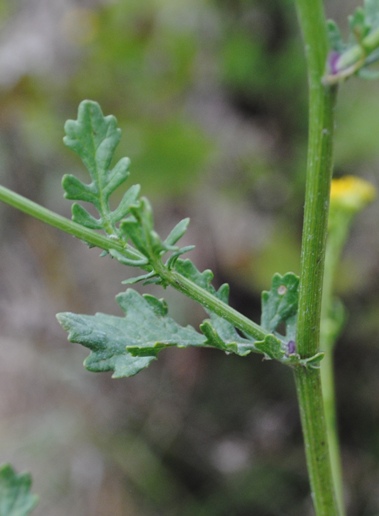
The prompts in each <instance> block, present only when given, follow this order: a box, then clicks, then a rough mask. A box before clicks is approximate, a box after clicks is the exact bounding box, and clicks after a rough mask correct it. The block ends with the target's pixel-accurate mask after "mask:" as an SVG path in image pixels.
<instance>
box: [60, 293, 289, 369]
mask: <svg viewBox="0 0 379 516" xmlns="http://www.w3.org/2000/svg"><path fill="white" fill-rule="evenodd" d="M226 290H227V289H225V288H224V289H223V290H221V292H222V295H223V296H225V294H226ZM219 292H220V291H219ZM116 299H117V302H118V304H119V306H120V307H121V309H122V310H123V312H124V313H125V316H124V317H117V316H113V315H106V314H102V313H97V314H95V315H93V316H91V315H77V314H73V313H67V312H66V313H61V314H58V315H57V318H58V321H59V323H60V324H61V325H62V327H63V328H64V329H65V330H66V331H68V339H69V341H70V342H74V343H78V344H82V345H83V346H85V347H87V348H88V349H90V350H91V353H90V355H89V356H88V357H87V358H86V360H85V361H84V366H85V367H86V369H88V370H89V371H93V372H104V371H113V378H122V377H126V376H132V375H135V374H136V373H138V372H139V371H141V370H142V369H144V368H146V367H148V366H149V365H150V363H151V362H152V361H153V360H155V358H156V356H157V355H158V353H159V352H160V351H161V350H162V349H165V348H169V347H173V346H175V347H178V348H186V347H189V346H196V347H214V348H217V349H220V350H222V351H225V352H227V353H234V354H237V355H239V356H246V355H248V354H250V353H252V352H256V353H257V352H258V353H261V354H264V355H265V357H266V358H276V359H280V358H282V357H283V355H284V351H283V349H282V343H281V341H280V340H278V339H277V338H276V337H275V336H274V335H268V336H267V337H266V339H265V340H264V341H262V342H256V341H255V340H254V339H252V338H246V337H242V336H241V335H239V334H238V332H237V331H236V329H235V328H234V327H233V325H231V324H230V323H228V322H227V321H226V320H224V319H222V318H221V317H218V316H216V315H215V314H211V319H209V320H206V321H204V322H203V323H202V324H201V325H200V329H201V331H202V333H199V332H198V331H196V330H195V329H194V328H193V327H192V326H181V325H180V324H178V323H177V322H175V321H174V320H173V319H172V318H171V317H170V316H169V315H168V310H167V305H166V303H165V302H164V301H163V300H159V299H157V298H155V297H154V296H151V295H148V294H145V295H142V296H141V295H140V294H139V293H138V292H136V291H135V290H132V289H128V290H126V292H123V293H121V294H119V295H118V296H117V297H116Z"/></svg>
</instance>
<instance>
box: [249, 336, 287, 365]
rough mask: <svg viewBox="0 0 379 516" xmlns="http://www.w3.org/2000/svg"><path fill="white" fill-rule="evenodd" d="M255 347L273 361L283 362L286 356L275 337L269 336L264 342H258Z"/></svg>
mask: <svg viewBox="0 0 379 516" xmlns="http://www.w3.org/2000/svg"><path fill="white" fill-rule="evenodd" d="M255 347H256V348H257V350H258V351H261V352H262V353H264V354H265V355H267V357H268V358H270V359H272V360H281V359H282V358H283V356H284V351H283V348H282V345H281V342H280V341H279V340H278V339H277V338H276V337H274V335H267V337H266V338H265V339H264V340H262V341H259V342H256V343H255Z"/></svg>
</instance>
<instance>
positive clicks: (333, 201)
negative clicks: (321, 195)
mask: <svg viewBox="0 0 379 516" xmlns="http://www.w3.org/2000/svg"><path fill="white" fill-rule="evenodd" d="M375 197H376V188H375V187H374V186H373V185H372V184H371V183H369V182H368V181H365V180H364V179H360V178H359V177H355V176H344V177H341V178H340V179H333V180H332V184H331V189H330V207H331V208H332V209H333V208H337V209H338V208H341V209H343V210H346V211H349V212H351V213H355V212H358V211H360V210H362V209H363V208H364V207H365V206H366V205H367V204H369V203H370V202H372V201H373V200H374V199H375Z"/></svg>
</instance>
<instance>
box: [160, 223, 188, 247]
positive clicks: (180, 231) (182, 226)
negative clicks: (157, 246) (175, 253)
mask: <svg viewBox="0 0 379 516" xmlns="http://www.w3.org/2000/svg"><path fill="white" fill-rule="evenodd" d="M189 221H190V219H189V218H186V219H183V220H181V221H180V222H179V223H178V224H177V225H176V226H175V227H174V228H173V229H172V230H171V232H170V234H169V235H168V237H167V238H166V240H165V241H164V244H165V245H166V246H173V245H175V244H176V242H177V241H178V240H180V239H181V238H182V236H183V235H184V233H185V232H186V231H187V228H188V224H189Z"/></svg>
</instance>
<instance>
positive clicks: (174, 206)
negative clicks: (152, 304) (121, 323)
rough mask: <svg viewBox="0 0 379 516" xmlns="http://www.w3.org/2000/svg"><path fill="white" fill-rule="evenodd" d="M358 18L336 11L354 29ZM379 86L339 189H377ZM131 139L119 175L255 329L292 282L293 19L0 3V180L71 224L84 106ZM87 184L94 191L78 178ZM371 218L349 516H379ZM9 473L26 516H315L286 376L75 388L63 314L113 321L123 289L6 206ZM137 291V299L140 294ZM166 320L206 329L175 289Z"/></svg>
mask: <svg viewBox="0 0 379 516" xmlns="http://www.w3.org/2000/svg"><path fill="white" fill-rule="evenodd" d="M355 5H356V4H355V2H353V1H350V0H349V1H347V0H328V1H327V2H326V9H327V12H328V15H329V16H331V17H333V18H335V19H336V20H337V21H339V22H340V23H341V24H342V26H343V27H346V25H347V23H346V16H347V15H348V14H349V13H350V12H351V11H352V9H353V8H354V7H355ZM378 84H379V83H378V82H362V81H358V80H356V79H352V80H350V81H349V82H348V83H347V84H346V85H343V87H342V88H341V92H340V97H339V104H338V108H337V120H338V124H337V131H336V150H335V156H336V174H337V175H341V174H357V175H359V176H361V177H364V178H366V179H368V180H370V181H372V182H373V183H374V184H375V185H378V183H379V181H378V177H379V171H378V169H379V145H378V143H379V97H378V94H377V92H378V87H379V85H378ZM84 98H89V99H93V100H97V101H98V102H99V103H100V104H101V106H102V108H103V111H104V113H105V114H111V113H112V114H114V115H116V116H117V118H118V121H119V124H120V126H121V128H122V131H123V132H122V143H121V145H120V149H119V151H118V155H119V157H120V156H123V155H127V156H129V157H130V158H131V160H132V167H131V172H132V175H131V180H132V181H133V182H136V183H140V184H141V186H142V192H143V194H144V195H146V196H148V197H149V198H150V200H151V202H152V204H153V206H154V210H155V217H156V226H157V228H158V231H159V232H160V233H161V234H163V235H165V234H167V233H168V232H169V230H170V229H171V228H172V227H173V226H174V225H175V224H176V223H177V222H178V221H179V220H180V219H181V218H183V217H186V216H190V217H191V225H190V229H189V231H188V233H187V235H186V237H185V238H186V241H187V243H188V244H196V249H195V250H194V251H193V252H192V253H191V259H192V260H193V261H194V262H195V263H196V265H197V266H198V268H199V269H201V270H202V269H204V268H211V269H212V270H213V271H214V272H215V285H217V286H218V285H220V284H221V283H223V282H228V283H230V285H231V304H232V305H233V306H234V307H236V308H237V309H239V310H241V311H242V312H243V313H244V314H246V315H247V316H249V317H252V318H254V319H255V320H258V319H259V308H260V292H261V290H262V289H265V288H269V285H270V281H271V277H272V275H273V273H274V272H276V271H277V272H280V273H285V272H287V271H289V270H292V271H294V272H299V248H300V237H301V226H302V211H303V198H304V172H305V161H306V140H307V91H306V77H305V63H304V58H303V51H302V46H301V40H300V36H299V32H298V28H297V23H296V17H295V12H294V6H293V2H292V1H290V0H233V1H231V0H142V1H141V0H125V1H116V0H114V1H112V0H23V1H21V0H0V181H1V184H3V185H5V186H7V187H9V188H12V189H14V190H16V191H17V192H19V193H21V194H23V195H25V196H27V197H29V198H31V199H33V200H34V201H37V202H39V203H41V204H43V205H44V206H47V207H49V208H53V209H54V210H56V211H57V212H59V213H61V214H63V215H66V216H70V202H69V201H65V200H64V199H63V197H62V190H61V187H60V181H61V177H62V175H63V174H64V173H75V174H79V175H81V174H82V173H83V169H82V166H81V163H80V162H79V159H78V158H77V157H76V156H75V155H74V154H72V153H71V152H70V151H69V150H68V149H66V148H65V147H64V145H63V143H62V137H63V125H64V122H65V120H66V119H67V118H76V112H77V106H78V104H79V102H80V101H81V100H82V99H84ZM83 177H85V176H83ZM378 216H379V203H376V204H373V205H372V206H370V207H369V208H368V209H367V210H366V211H365V212H364V213H363V214H361V215H360V216H359V219H358V220H357V221H356V223H355V225H354V229H353V232H352V235H351V238H350V241H349V244H348V246H347V249H346V251H345V253H344V258H343V263H342V264H341V267H340V276H339V278H338V282H337V290H338V293H339V295H340V296H341V297H342V299H343V301H344V303H345V304H346V306H347V311H348V314H349V319H348V322H347V325H346V328H345V331H344V333H343V335H342V336H341V338H340V341H339V343H338V345H337V348H336V380H337V392H338V398H339V405H338V415H339V422H340V429H341V443H342V452H343V463H344V472H345V481H346V497H347V502H348V506H349V514H350V515H351V516H355V515H360V516H373V515H378V514H379V397H378V394H377V393H378V391H379V374H378V368H379V342H378V334H379V262H378V251H379V232H378V231H377V226H378V224H377V220H378ZM0 237H1V245H0V357H1V358H0V437H1V439H0V462H1V463H3V462H7V461H9V462H11V463H12V464H13V466H14V467H15V468H16V469H17V470H18V471H24V470H27V471H30V472H32V474H33V491H34V492H36V493H38V494H39V496H40V503H39V506H38V508H37V509H36V510H35V512H34V513H33V514H35V515H36V516H46V515H48V516H64V515H67V514H72V515H73V516H106V515H109V514H112V515H113V516H121V515H123V516H125V515H127V516H176V515H183V516H192V515H196V516H197V515H199V516H202V515H204V516H252V515H254V516H279V515H280V516H295V515H297V516H298V515H299V514H302V515H310V514H312V509H311V504H310V497H309V487H308V480H307V474H306V469H305V459H304V452H303V445H302V437H301V430H300V424H299V416H298V410H297V402H296V395H295V389H294V383H293V378H292V375H291V372H290V371H289V370H287V369H286V368H284V367H282V366H280V365H279V364H275V363H270V362H266V363H262V360H261V358H260V357H259V356H258V357H257V356H250V357H248V358H244V359H242V358H238V357H232V356H226V355H224V354H222V353H220V352H217V351H212V350H198V349H188V350H179V351H177V350H171V351H167V352H164V353H162V354H161V355H160V357H159V360H158V361H157V362H155V363H154V364H153V365H152V366H150V368H149V369H147V370H145V371H144V372H142V373H140V374H139V375H137V376H136V377H134V378H130V379H123V380H112V379H111V378H110V376H111V375H110V374H93V373H89V372H87V371H85V370H84V368H83V366H82V362H83V360H84V358H85V357H86V356H87V354H88V352H87V350H86V349H84V348H81V347H80V346H77V345H73V344H69V343H68V342H67V338H66V334H65V333H64V331H63V330H62V329H61V328H60V326H59V325H58V323H57V321H56V319H55V314H56V313H57V312H61V311H75V312H82V313H89V314H92V313H94V312H96V311H101V312H107V313H112V314H117V315H121V312H120V309H119V308H118V306H117V305H116V303H115V301H114V296H115V295H116V294H117V293H118V292H120V291H122V290H123V286H122V285H121V281H122V280H123V279H125V278H126V277H127V276H129V275H132V274H135V271H133V270H132V271H130V270H128V269H127V268H123V267H122V266H121V265H120V264H118V263H115V262H112V261H111V260H110V259H107V258H99V251H98V250H94V249H92V250H90V249H88V248H87V247H86V246H85V245H83V244H82V243H81V242H79V241H76V240H74V239H73V238H71V237H68V236H66V235H63V234H60V233H59V232H58V231H57V230H54V229H51V228H49V227H46V226H44V225H43V224H41V223H39V222H37V221H34V220H31V219H30V218H28V217H26V216H24V215H23V214H21V213H18V212H16V211H15V210H13V209H11V208H9V207H7V206H4V205H0ZM145 290H146V289H145ZM150 291H151V292H153V293H154V294H155V295H158V296H164V297H165V298H166V299H167V300H168V302H169V304H170V307H171V311H170V313H171V315H172V316H174V317H175V318H176V319H177V320H178V321H179V322H181V323H186V324H188V323H190V324H193V325H194V326H197V325H198V324H199V322H200V321H201V320H202V317H204V314H203V313H202V310H201V309H200V308H198V307H195V306H193V304H191V303H190V302H189V301H187V300H186V299H184V298H183V297H181V296H180V295H179V294H177V293H175V292H172V291H170V290H168V291H166V292H162V291H160V290H154V289H152V288H151V289H150Z"/></svg>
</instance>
